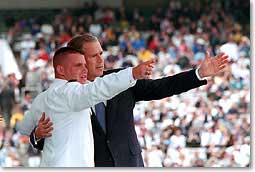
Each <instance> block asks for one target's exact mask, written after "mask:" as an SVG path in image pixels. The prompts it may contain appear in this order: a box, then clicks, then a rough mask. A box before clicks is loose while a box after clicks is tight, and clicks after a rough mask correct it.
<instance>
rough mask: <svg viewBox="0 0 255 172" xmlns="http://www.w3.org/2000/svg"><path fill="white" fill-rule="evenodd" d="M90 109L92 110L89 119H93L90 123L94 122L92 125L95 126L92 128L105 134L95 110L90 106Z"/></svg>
mask: <svg viewBox="0 0 255 172" xmlns="http://www.w3.org/2000/svg"><path fill="white" fill-rule="evenodd" d="M90 110H91V112H92V116H91V120H93V121H94V122H92V123H94V125H95V126H96V127H94V128H95V129H96V130H99V131H100V132H101V133H102V134H104V135H105V132H104V130H103V129H102V127H101V125H100V123H99V121H98V120H97V117H96V114H95V112H94V111H93V109H92V108H90Z"/></svg>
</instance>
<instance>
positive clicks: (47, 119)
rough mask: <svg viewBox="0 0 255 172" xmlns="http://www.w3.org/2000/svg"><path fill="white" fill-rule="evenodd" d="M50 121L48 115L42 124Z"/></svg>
mask: <svg viewBox="0 0 255 172" xmlns="http://www.w3.org/2000/svg"><path fill="white" fill-rule="evenodd" d="M49 122H50V118H49V117H47V118H46V120H44V121H43V122H42V125H47V124H48V123H49Z"/></svg>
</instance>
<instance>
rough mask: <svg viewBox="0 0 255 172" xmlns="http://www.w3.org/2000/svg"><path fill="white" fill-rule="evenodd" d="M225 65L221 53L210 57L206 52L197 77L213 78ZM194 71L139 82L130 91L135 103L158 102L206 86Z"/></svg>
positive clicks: (223, 55)
mask: <svg viewBox="0 0 255 172" xmlns="http://www.w3.org/2000/svg"><path fill="white" fill-rule="evenodd" d="M227 63H228V56H227V55H225V54H223V53H221V54H218V55H216V56H215V57H210V56H209V53H208V52H207V56H206V58H205V59H204V60H203V62H202V63H201V65H200V67H199V68H198V73H199V77H200V78H204V77H209V76H213V75H215V74H217V73H218V72H220V71H222V70H223V69H224V67H226V65H227ZM195 71H196V70H195V69H193V70H190V71H185V72H181V73H178V74H176V75H173V76H168V77H164V78H161V79H156V80H148V79H146V80H139V81H137V83H136V85H135V86H134V87H132V88H131V90H132V92H133V95H134V97H135V100H136V101H142V100H146V101H149V100H159V99H162V98H165V97H169V96H172V95H177V94H180V93H183V92H186V91H188V90H191V89H194V88H197V87H199V86H202V85H205V84H207V81H206V80H199V79H198V76H197V75H196V72H195Z"/></svg>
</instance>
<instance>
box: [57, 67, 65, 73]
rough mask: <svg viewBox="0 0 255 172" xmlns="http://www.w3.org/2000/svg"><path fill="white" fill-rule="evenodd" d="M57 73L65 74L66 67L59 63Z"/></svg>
mask: <svg viewBox="0 0 255 172" xmlns="http://www.w3.org/2000/svg"><path fill="white" fill-rule="evenodd" d="M57 73H58V74H59V75H64V68H63V66H61V65H57Z"/></svg>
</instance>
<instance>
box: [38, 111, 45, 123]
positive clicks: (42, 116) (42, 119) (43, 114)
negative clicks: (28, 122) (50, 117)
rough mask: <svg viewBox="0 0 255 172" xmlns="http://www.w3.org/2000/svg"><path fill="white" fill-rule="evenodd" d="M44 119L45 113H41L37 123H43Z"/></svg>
mask: <svg viewBox="0 0 255 172" xmlns="http://www.w3.org/2000/svg"><path fill="white" fill-rule="evenodd" d="M44 119H45V112H43V113H42V115H41V118H40V120H39V122H42V121H44Z"/></svg>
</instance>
